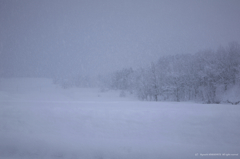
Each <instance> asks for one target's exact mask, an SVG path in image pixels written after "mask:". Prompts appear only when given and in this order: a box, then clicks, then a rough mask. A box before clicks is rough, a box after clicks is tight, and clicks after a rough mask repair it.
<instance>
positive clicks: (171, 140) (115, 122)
mask: <svg viewBox="0 0 240 159" xmlns="http://www.w3.org/2000/svg"><path fill="white" fill-rule="evenodd" d="M35 80H36V81H38V82H39V83H38V84H36V83H37V82H32V83H33V85H32V86H29V85H28V86H29V87H26V86H24V85H26V84H27V83H31V81H32V80H30V81H28V82H26V80H23V81H22V82H20V83H19V85H21V88H20V87H19V89H18V90H17V91H16V90H14V88H13V89H9V88H10V87H9V86H8V87H7V85H6V84H7V83H8V82H9V81H10V80H9V81H8V82H6V81H5V85H4V86H5V87H3V85H2V87H1V91H0V92H1V94H0V96H1V98H0V158H4V159H19V158H20V159H32V158H37V159H38V158H39V159H40V158H41V159H42V158H44V159H61V158H62V159H123V158H124V159H161V158H163V159H174V158H178V159H179V158H180V159H192V158H216V156H204V157H201V156H200V154H210V153H221V154H223V153H226V154H227V153H228V154H238V156H227V157H226V156H220V157H219V156H218V157H217V158H239V154H240V152H239V151H240V129H239V126H240V107H239V106H238V105H223V104H220V105H216V104H210V105H208V104H196V103H190V102H188V103H187V102H185V103H184V102H179V103H178V102H141V101H135V99H134V98H133V97H130V96H127V97H126V98H121V97H119V94H118V93H116V92H99V91H98V90H97V89H69V90H63V89H60V88H56V86H54V85H52V84H51V83H50V81H48V80H42V81H40V80H38V79H35ZM12 82H13V83H15V84H16V83H17V82H15V81H14V80H13V81H12ZM18 82H19V80H18ZM24 83H25V84H24ZM2 84H3V82H2ZM8 84H9V85H11V83H10V82H9V83H8ZM35 84H36V87H35ZM39 85H41V87H39ZM33 86H34V87H35V88H34V89H32V88H33ZM84 92H86V93H84ZM98 95H100V96H101V97H99V96H98ZM91 99H92V100H91ZM108 99H109V100H108ZM124 100H125V101H124ZM195 154H198V156H195Z"/></svg>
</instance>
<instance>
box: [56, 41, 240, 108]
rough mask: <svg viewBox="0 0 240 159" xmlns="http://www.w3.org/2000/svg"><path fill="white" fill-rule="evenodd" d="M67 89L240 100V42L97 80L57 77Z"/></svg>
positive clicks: (143, 96) (175, 98)
mask: <svg viewBox="0 0 240 159" xmlns="http://www.w3.org/2000/svg"><path fill="white" fill-rule="evenodd" d="M54 83H59V84H61V85H62V87H63V88H68V87H72V86H78V87H88V86H93V85H95V86H96V85H97V86H99V87H101V89H102V91H106V90H109V89H113V90H121V91H120V92H121V93H120V95H121V96H125V95H126V94H127V93H133V94H135V95H136V96H137V97H138V98H139V99H140V100H148V101H197V102H201V103H226V102H228V103H231V104H238V103H240V45H239V44H238V43H237V42H232V43H229V45H228V46H227V47H219V48H218V49H217V50H216V51H213V50H210V49H209V50H204V51H199V52H198V53H195V54H177V55H169V56H164V57H160V58H159V59H158V60H157V61H156V62H152V63H151V65H150V66H149V67H146V68H138V69H136V70H133V69H132V68H124V69H121V70H117V71H115V72H113V73H111V74H108V75H102V76H98V78H97V79H93V78H90V77H87V76H84V77H82V76H81V75H78V76H76V77H74V78H71V79H67V80H66V79H65V80H60V79H57V78H55V79H54Z"/></svg>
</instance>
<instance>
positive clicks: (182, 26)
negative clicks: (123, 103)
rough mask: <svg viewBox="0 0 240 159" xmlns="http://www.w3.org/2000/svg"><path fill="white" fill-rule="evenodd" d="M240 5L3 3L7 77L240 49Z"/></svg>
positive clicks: (234, 0) (218, 1) (184, 1)
mask: <svg viewBox="0 0 240 159" xmlns="http://www.w3.org/2000/svg"><path fill="white" fill-rule="evenodd" d="M239 8H240V1H239V0H175V1H174V0H165V1H163V0H0V58H1V59H0V62H1V63H0V67H1V72H4V73H3V74H2V75H4V76H32V77H40V76H48V77H49V76H52V75H74V74H77V73H80V74H102V73H108V72H110V71H114V70H116V69H121V68H123V67H130V66H132V67H133V68H136V67H141V66H143V67H144V66H146V65H148V64H150V62H151V61H156V60H157V59H158V58H159V57H160V56H163V55H169V54H182V53H196V52H198V51H199V50H203V49H208V48H212V49H216V48H217V47H218V46H219V45H223V46H226V45H227V44H228V43H229V42H232V41H237V42H240V9H239Z"/></svg>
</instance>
